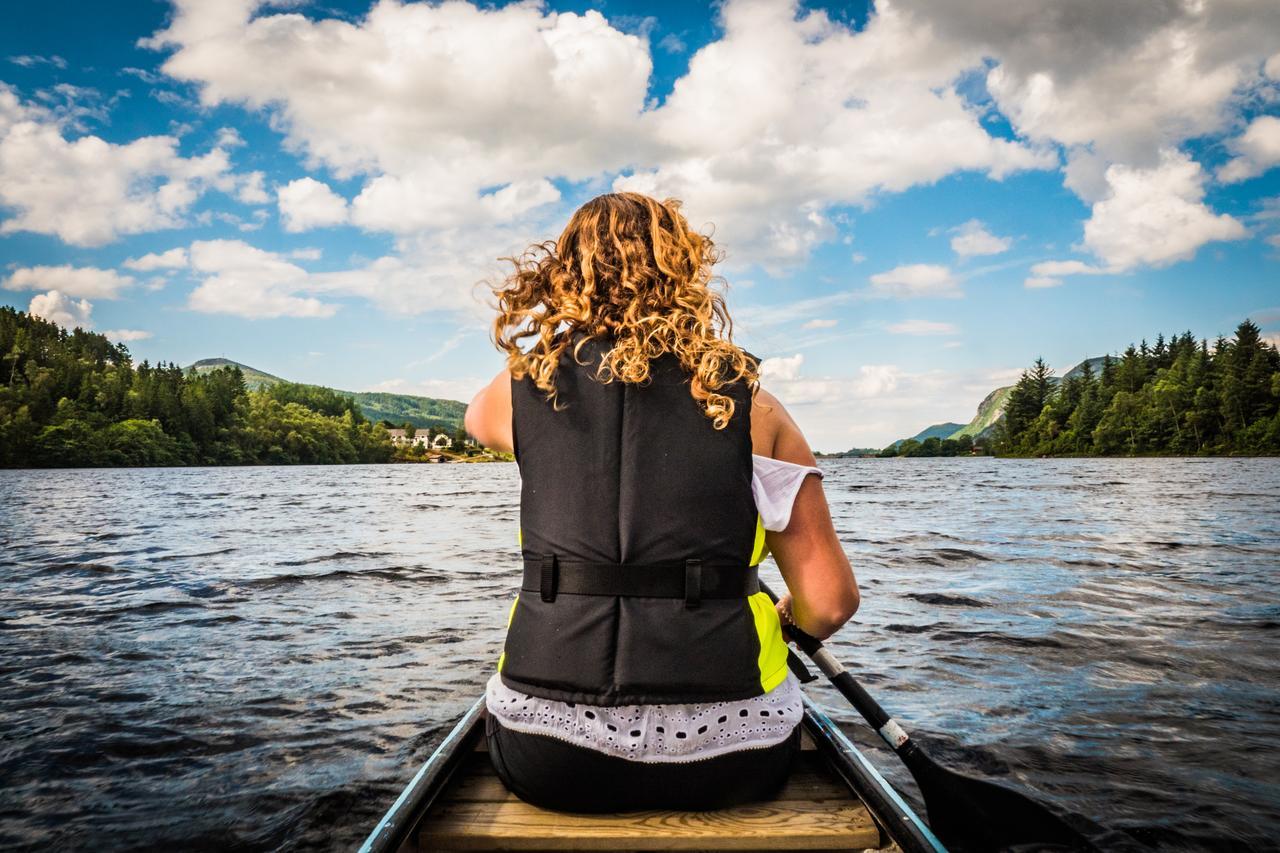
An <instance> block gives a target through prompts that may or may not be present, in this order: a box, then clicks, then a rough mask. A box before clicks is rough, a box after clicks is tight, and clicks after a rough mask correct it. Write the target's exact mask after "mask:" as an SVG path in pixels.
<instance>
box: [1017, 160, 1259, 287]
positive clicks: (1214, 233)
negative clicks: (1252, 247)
mask: <svg viewBox="0 0 1280 853" xmlns="http://www.w3.org/2000/svg"><path fill="white" fill-rule="evenodd" d="M1103 177H1104V180H1105V182H1106V185H1107V193H1106V194H1105V196H1104V197H1103V198H1102V199H1101V200H1099V201H1097V202H1096V203H1095V204H1094V205H1093V212H1092V215H1091V216H1090V217H1089V219H1088V220H1087V221H1086V222H1085V224H1084V240H1083V241H1082V244H1081V246H1080V247H1079V248H1083V249H1087V250H1089V251H1090V252H1092V253H1093V254H1094V255H1095V256H1096V257H1097V258H1098V261H1099V263H1098V264H1088V263H1085V262H1084V261H1078V260H1067V261H1042V262H1041V263H1038V264H1035V265H1034V266H1033V267H1032V268H1031V275H1030V276H1028V277H1027V278H1026V280H1025V281H1024V282H1023V285H1024V286H1025V287H1028V288H1048V287H1057V286H1058V285H1060V284H1062V276H1074V275H1103V274H1109V273H1124V272H1128V271H1130V270H1133V269H1136V268H1138V267H1143V266H1151V267H1165V266H1168V265H1170V264H1172V263H1175V262H1177V261H1185V260H1190V259H1191V258H1193V257H1194V256H1195V253H1196V251H1197V250H1198V249H1199V248H1200V247H1201V246H1203V245H1204V244H1206V243H1211V242H1216V241H1220V240H1239V239H1241V238H1243V237H1246V236H1248V234H1249V232H1248V230H1247V229H1246V228H1245V226H1244V225H1243V224H1241V223H1240V222H1239V220H1237V219H1235V217H1232V216H1229V215H1227V214H1225V213H1221V214H1218V213H1214V212H1213V211H1212V210H1210V209H1209V207H1208V206H1207V205H1206V204H1205V203H1204V193H1205V191H1204V182H1205V174H1204V170H1203V169H1202V168H1201V167H1200V164H1199V163H1197V162H1195V161H1194V160H1192V159H1191V158H1190V157H1189V156H1187V155H1186V154H1185V153H1183V152H1181V151H1178V150H1176V149H1173V148H1166V149H1163V150H1162V151H1161V152H1160V162H1159V164H1158V165H1156V166H1153V167H1151V168H1147V169H1136V168H1132V167H1129V166H1125V165H1123V164H1119V163H1116V164H1113V165H1111V166H1108V167H1107V169H1106V172H1105V174H1104V176H1103Z"/></svg>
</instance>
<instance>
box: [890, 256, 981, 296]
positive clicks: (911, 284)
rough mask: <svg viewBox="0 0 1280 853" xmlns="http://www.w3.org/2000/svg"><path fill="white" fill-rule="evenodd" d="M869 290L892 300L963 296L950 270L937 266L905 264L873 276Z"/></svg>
mask: <svg viewBox="0 0 1280 853" xmlns="http://www.w3.org/2000/svg"><path fill="white" fill-rule="evenodd" d="M871 287H872V290H873V291H874V292H875V293H877V294H879V295H881V296H889V297H893V298H895V299H911V298H917V297H926V296H941V297H951V298H955V297H959V296H963V295H964V294H963V293H961V291H960V285H959V284H958V283H957V282H956V280H955V278H954V277H953V276H952V275H951V270H950V269H948V268H947V267H944V266H941V265H938V264H905V265H903V266H899V267H894V268H893V269H891V270H888V271H887V272H881V273H876V274H875V275H873V276H871Z"/></svg>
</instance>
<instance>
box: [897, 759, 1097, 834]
mask: <svg viewBox="0 0 1280 853" xmlns="http://www.w3.org/2000/svg"><path fill="white" fill-rule="evenodd" d="M912 746H913V747H915V745H914V744H912ZM906 753H910V754H909V755H908V754H906ZM900 754H902V759H903V761H904V762H905V763H906V765H907V767H908V768H909V769H910V770H911V775H912V776H914V777H915V780H916V784H918V785H919V786H920V794H921V796H923V797H924V804H925V808H926V809H927V810H928V812H929V828H930V829H932V830H933V832H934V834H935V835H937V836H938V838H939V839H941V840H942V843H943V844H946V845H947V847H948V848H951V849H952V850H963V851H987V850H993V851H994V850H1019V849H1024V850H1094V849H1096V848H1095V847H1094V846H1093V845H1092V844H1091V843H1090V842H1089V840H1088V839H1087V838H1085V837H1084V836H1083V835H1081V834H1080V833H1079V832H1078V831H1076V830H1075V829H1073V828H1072V827H1071V826H1070V825H1068V824H1067V823H1066V822H1065V821H1064V820H1063V819H1062V818H1060V817H1058V816H1057V815H1055V814H1054V813H1053V812H1051V811H1049V810H1048V809H1047V808H1045V807H1044V806H1042V805H1040V804H1039V803H1037V802H1036V801H1035V800H1033V799H1031V798H1030V797H1028V796H1026V795H1025V794H1021V793H1019V792H1017V791H1015V790H1013V789H1012V788H1007V787H1005V786H1004V785H999V784H996V783H995V782H988V781H987V780H985V779H975V778H973V777H970V776H965V775H963V774H960V773H957V772H956V771H954V770H949V769H948V768H946V767H943V766H942V765H940V764H938V763H937V762H936V761H934V760H933V759H932V758H930V757H929V756H928V755H927V754H926V753H925V752H924V750H922V749H919V748H918V747H915V748H908V749H904V750H903V751H902V753H900Z"/></svg>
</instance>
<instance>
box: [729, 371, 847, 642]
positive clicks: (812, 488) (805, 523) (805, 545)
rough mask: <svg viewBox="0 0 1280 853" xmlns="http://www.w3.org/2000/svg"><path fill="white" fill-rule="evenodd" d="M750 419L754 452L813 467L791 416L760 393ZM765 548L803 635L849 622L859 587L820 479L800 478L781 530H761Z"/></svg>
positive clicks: (828, 632) (819, 633)
mask: <svg viewBox="0 0 1280 853" xmlns="http://www.w3.org/2000/svg"><path fill="white" fill-rule="evenodd" d="M751 419H752V435H753V443H754V444H755V445H756V451H755V452H757V453H761V454H762V455H768V456H771V457H773V458H774V459H781V460H783V461H785V462H794V463H796V464H797V465H816V464H817V461H816V460H815V459H814V458H813V451H811V450H810V449H809V443H808V442H807V441H805V438H804V435H803V433H801V432H800V428H799V427H798V426H797V425H796V423H795V421H794V420H792V419H791V415H790V414H788V413H787V410H786V409H785V408H783V406H782V403H780V402H779V401H778V399H777V398H776V397H774V396H773V395H772V394H770V393H769V392H767V391H765V390H764V389H763V388H761V389H759V390H758V391H757V393H756V399H755V403H754V405H753V406H752V410H751ZM761 445H763V447H762V446H761ZM766 450H767V451H768V452H767V453H765V452H764V451H766ZM765 543H766V544H767V545H768V546H769V551H770V552H772V553H773V556H774V559H775V560H776V561H777V563H778V569H779V570H780V571H781V572H782V578H783V580H785V581H786V583H787V589H788V590H789V591H790V594H791V617H792V619H793V620H794V621H795V623H796V625H797V626H798V627H799V628H800V629H801V630H802V631H804V632H806V633H808V634H812V635H813V636H815V637H817V638H818V639H820V640H822V639H826V638H827V637H829V636H831V635H832V634H834V633H835V632H836V631H837V630H839V628H840V626H842V625H843V624H844V623H846V622H848V621H849V619H850V618H852V617H853V614H854V613H855V612H856V611H857V609H858V605H859V603H860V601H861V596H860V594H859V592H858V582H857V580H856V579H855V578H854V575H853V567H852V566H850V565H849V558H848V557H847V556H846V555H845V553H844V548H843V547H841V545H840V538H839V537H838V536H837V535H836V530H835V525H834V524H833V523H832V521H831V510H830V508H829V507H828V506H827V499H826V496H825V494H824V493H823V491H822V480H821V478H819V477H817V476H814V475H810V476H807V477H805V478H804V480H803V482H802V483H801V484H800V491H799V492H798V493H797V494H796V499H795V503H794V504H793V505H792V508H791V520H790V522H789V523H788V524H787V527H786V529H785V530H781V531H765Z"/></svg>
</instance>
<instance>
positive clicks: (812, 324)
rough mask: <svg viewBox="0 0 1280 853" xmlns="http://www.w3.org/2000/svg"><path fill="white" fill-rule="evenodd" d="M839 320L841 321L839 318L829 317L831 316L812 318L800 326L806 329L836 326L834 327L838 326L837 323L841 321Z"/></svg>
mask: <svg viewBox="0 0 1280 853" xmlns="http://www.w3.org/2000/svg"><path fill="white" fill-rule="evenodd" d="M839 322H840V321H839V320H832V319H829V318H828V319H817V320H810V321H809V322H807V323H805V324H804V325H803V326H801V327H800V328H802V329H805V330H811V329H831V328H834V327H835V326H836V324H837V323H839Z"/></svg>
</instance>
